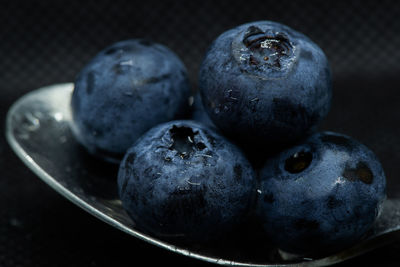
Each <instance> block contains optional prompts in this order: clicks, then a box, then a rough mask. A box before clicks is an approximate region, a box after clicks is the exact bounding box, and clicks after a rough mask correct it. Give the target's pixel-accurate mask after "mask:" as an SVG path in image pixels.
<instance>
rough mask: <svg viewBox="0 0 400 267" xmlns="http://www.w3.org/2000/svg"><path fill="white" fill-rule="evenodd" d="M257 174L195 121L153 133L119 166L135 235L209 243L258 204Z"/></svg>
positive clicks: (172, 124)
mask: <svg viewBox="0 0 400 267" xmlns="http://www.w3.org/2000/svg"><path fill="white" fill-rule="evenodd" d="M255 188H256V178H255V173H254V170H253V169H252V167H251V166H250V164H249V163H248V161H247V160H246V159H245V157H244V156H243V155H242V154H241V152H240V150H239V149H238V148H237V147H235V146H234V145H232V144H231V143H229V142H228V141H227V140H225V138H224V137H222V136H220V135H218V134H216V133H215V132H214V131H213V130H211V129H208V128H206V127H204V126H203V125H202V124H199V123H196V122H194V121H172V122H168V123H165V124H162V125H159V126H156V127H154V128H153V129H151V130H150V131H148V132H147V133H146V134H145V135H144V136H143V137H141V138H140V139H139V140H138V141H137V142H136V144H135V145H134V146H133V147H132V148H130V149H129V150H128V152H127V154H126V155H125V157H124V159H123V160H122V162H121V165H120V170H119V174H118V189H119V195H120V198H121V200H122V204H123V207H124V208H125V210H126V211H127V212H128V214H129V215H130V216H131V217H132V219H133V220H134V222H135V224H136V227H137V229H140V230H141V231H143V232H146V233H149V234H152V235H155V236H157V237H160V238H167V239H174V240H175V241H176V240H178V241H182V242H188V243H190V244H194V242H208V241H210V240H214V239H216V238H218V237H219V236H221V235H223V234H224V233H227V232H228V231H230V230H231V229H233V228H234V227H235V226H237V225H238V224H240V223H241V222H242V220H243V219H244V218H245V216H246V215H247V213H248V212H249V211H250V208H251V207H252V206H253V205H254V204H255V203H254V202H255V199H254V198H255V196H256V194H255Z"/></svg>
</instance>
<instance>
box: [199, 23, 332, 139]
mask: <svg viewBox="0 0 400 267" xmlns="http://www.w3.org/2000/svg"><path fill="white" fill-rule="evenodd" d="M331 87H332V85H331V72H330V68H329V64H328V60H327V58H326V56H325V54H324V53H323V51H322V50H321V49H320V48H319V47H318V46H317V45H316V44H315V43H314V42H312V41H311V40H310V39H309V38H307V37H306V36H304V35H303V34H301V33H299V32H297V31H295V30H293V29H291V28H289V27H287V26H284V25H282V24H279V23H276V22H271V21H258V22H252V23H248V24H244V25H240V26H238V27H236V28H233V29H231V30H228V31H226V32H224V33H222V34H221V35H220V36H219V37H218V38H217V39H216V40H215V41H214V42H213V43H212V45H211V46H210V48H209V50H208V51H207V54H206V56H205V58H204V60H203V62H202V65H201V68H200V73H199V89H200V93H201V96H202V100H203V104H204V106H205V109H206V111H207V112H208V114H209V115H210V118H211V119H212V120H213V122H214V123H215V125H216V126H217V127H219V128H220V129H221V130H222V131H223V133H224V134H225V135H227V136H229V137H231V138H232V139H234V140H237V141H239V142H241V143H245V144H246V143H249V142H252V143H257V144H258V145H261V144H263V145H269V146H270V145H281V144H285V145H287V144H291V143H293V142H294V141H296V140H299V139H300V138H301V137H304V136H305V135H306V134H308V133H309V132H311V131H312V130H313V129H314V128H315V127H316V126H317V125H318V123H319V122H320V121H321V120H322V119H323V118H324V117H325V116H326V115H327V113H328V111H329V109H330V105H331V94H332V92H331V90H332V88H331Z"/></svg>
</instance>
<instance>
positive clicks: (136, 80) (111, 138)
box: [71, 39, 191, 160]
mask: <svg viewBox="0 0 400 267" xmlns="http://www.w3.org/2000/svg"><path fill="white" fill-rule="evenodd" d="M190 93H191V92H190V88H189V83H188V79H187V74H186V69H185V67H184V65H183V63H182V62H181V61H180V59H179V58H178V57H177V56H176V55H175V54H174V53H173V52H172V51H171V50H169V49H168V48H166V47H165V46H163V45H160V44H156V43H152V42H149V41H146V40H141V39H132V40H127V41H122V42H118V43H115V44H113V45H111V46H110V47H107V48H106V49H104V50H103V51H101V52H100V53H99V54H98V55H97V56H95V57H94V58H93V59H92V60H91V61H90V62H89V63H88V64H87V65H86V66H85V67H84V68H83V70H82V71H81V72H80V73H79V75H78V77H77V79H76V82H75V89H74V92H73V95H72V101H71V108H72V115H73V127H72V129H73V133H74V134H75V136H76V138H77V140H78V141H79V142H80V143H81V144H82V145H84V146H85V147H86V148H87V150H88V151H89V152H90V153H91V154H94V155H97V156H100V157H104V158H106V159H109V160H113V159H115V158H120V157H121V158H122V155H123V154H124V153H125V152H126V150H127V149H128V148H129V147H130V146H131V145H132V144H133V143H134V142H135V141H136V139H137V138H138V137H140V136H141V135H142V134H143V133H144V132H146V131H147V130H149V129H150V128H151V127H153V126H155V125H157V124H159V123H162V122H166V121H170V120H173V119H176V118H178V117H179V116H181V115H183V114H185V113H186V112H187V111H188V109H189V105H188V103H187V100H188V98H189V96H190Z"/></svg>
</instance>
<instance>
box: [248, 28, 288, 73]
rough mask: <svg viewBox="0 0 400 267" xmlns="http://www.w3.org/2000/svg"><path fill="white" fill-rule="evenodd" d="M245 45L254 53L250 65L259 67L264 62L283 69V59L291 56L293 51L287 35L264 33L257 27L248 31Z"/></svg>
mask: <svg viewBox="0 0 400 267" xmlns="http://www.w3.org/2000/svg"><path fill="white" fill-rule="evenodd" d="M243 44H244V45H245V46H246V47H247V48H248V49H249V50H251V51H252V52H253V53H252V54H251V55H250V56H249V64H251V65H258V64H261V63H262V62H263V61H264V63H265V64H268V65H270V66H273V67H276V68H281V58H282V57H283V56H289V55H290V52H291V50H292V49H293V46H292V44H291V43H290V41H289V39H288V37H287V36H286V35H285V34H283V33H280V32H277V33H275V34H274V33H272V34H271V33H269V32H268V31H267V32H263V31H262V30H261V29H260V28H258V27H255V26H250V27H249V28H248V29H247V31H246V33H245V34H244V38H243Z"/></svg>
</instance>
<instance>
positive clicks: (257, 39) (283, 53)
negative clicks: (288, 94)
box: [231, 25, 298, 79]
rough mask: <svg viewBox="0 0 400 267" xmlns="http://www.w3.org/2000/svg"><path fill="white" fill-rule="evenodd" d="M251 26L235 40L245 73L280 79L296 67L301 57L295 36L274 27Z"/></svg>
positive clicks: (238, 56) (233, 49)
mask: <svg viewBox="0 0 400 267" xmlns="http://www.w3.org/2000/svg"><path fill="white" fill-rule="evenodd" d="M265 26H266V27H262V26H260V27H257V26H254V25H251V26H249V27H247V28H245V29H244V30H242V31H240V32H239V33H238V34H237V35H236V36H235V37H234V39H233V40H232V45H231V48H232V55H233V57H234V58H235V60H236V62H238V63H239V64H240V70H241V71H242V72H243V73H248V74H250V75H255V76H256V77H258V78H261V79H280V78H283V77H285V76H286V75H287V74H288V73H289V71H290V70H291V69H292V66H293V62H295V61H296V59H297V58H298V49H297V48H298V47H297V45H296V44H295V42H292V41H294V40H295V39H294V38H291V37H290V34H289V33H287V32H285V31H284V30H278V29H274V28H273V27H271V26H267V25H265Z"/></svg>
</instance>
